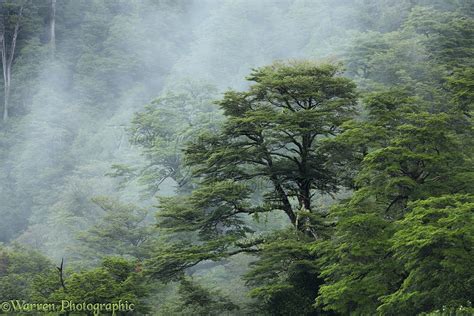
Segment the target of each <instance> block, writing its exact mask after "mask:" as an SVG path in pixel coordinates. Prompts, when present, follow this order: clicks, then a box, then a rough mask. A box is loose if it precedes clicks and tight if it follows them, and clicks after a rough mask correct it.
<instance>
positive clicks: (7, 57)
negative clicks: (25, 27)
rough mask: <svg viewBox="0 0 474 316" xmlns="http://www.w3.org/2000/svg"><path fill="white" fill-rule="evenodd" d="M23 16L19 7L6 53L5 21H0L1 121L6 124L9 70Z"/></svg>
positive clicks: (9, 83)
mask: <svg viewBox="0 0 474 316" xmlns="http://www.w3.org/2000/svg"><path fill="white" fill-rule="evenodd" d="M22 15H23V5H22V6H21V7H20V12H19V13H18V19H17V21H16V24H15V28H14V30H13V37H12V42H11V45H10V51H9V52H8V51H7V49H8V47H7V46H8V45H7V43H6V41H7V39H6V37H5V33H6V32H5V21H4V20H2V25H1V34H0V40H1V41H2V44H1V49H2V68H3V86H4V90H5V92H4V102H3V121H4V122H6V121H7V120H8V117H9V105H10V88H11V69H12V64H13V59H14V56H15V48H16V40H17V38H18V32H19V30H20V21H21V17H22Z"/></svg>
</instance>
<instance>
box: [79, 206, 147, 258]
mask: <svg viewBox="0 0 474 316" xmlns="http://www.w3.org/2000/svg"><path fill="white" fill-rule="evenodd" d="M93 201H94V203H95V204H96V205H98V206H99V207H100V208H101V210H102V211H103V214H102V216H100V217H99V218H98V219H97V223H96V224H95V225H93V226H92V227H90V228H89V229H88V230H86V231H83V232H81V233H79V236H78V240H79V241H80V248H79V249H80V251H79V252H80V255H81V261H84V259H85V258H89V259H92V260H97V259H103V258H104V257H107V256H123V257H128V258H134V259H139V260H142V259H144V258H146V257H147V251H149V250H150V249H149V248H150V243H151V241H152V240H153V227H152V226H151V224H150V223H149V220H148V219H147V215H148V211H147V210H146V209H142V208H139V207H137V206H135V205H132V204H122V203H120V202H117V201H114V200H112V199H110V198H104V197H97V198H94V200H93Z"/></svg>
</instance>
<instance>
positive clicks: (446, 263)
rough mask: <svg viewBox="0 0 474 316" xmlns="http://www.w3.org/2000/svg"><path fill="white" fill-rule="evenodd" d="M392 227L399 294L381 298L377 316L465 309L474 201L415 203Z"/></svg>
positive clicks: (473, 284)
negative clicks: (401, 275)
mask: <svg viewBox="0 0 474 316" xmlns="http://www.w3.org/2000/svg"><path fill="white" fill-rule="evenodd" d="M409 209H410V211H409V213H407V215H406V216H405V217H404V218H403V219H401V220H400V221H398V222H396V223H395V225H396V226H398V227H397V231H396V233H395V234H394V235H393V237H392V239H391V249H390V250H391V251H393V255H394V257H395V258H396V259H397V261H398V262H399V263H400V265H401V266H403V267H404V269H405V270H406V271H408V274H407V276H406V278H405V279H404V281H403V283H402V284H401V286H400V288H399V289H397V291H395V292H394V293H391V294H390V295H387V296H385V297H382V299H381V301H382V305H381V306H380V307H379V308H378V309H379V311H380V312H382V313H383V314H387V315H396V314H400V313H410V314H416V313H419V312H422V311H429V310H433V309H435V308H438V309H441V308H443V307H450V308H456V307H460V306H469V305H470V304H471V303H472V302H471V300H472V297H473V295H474V276H473V274H472V271H471V269H470V268H469V265H468V264H466V263H468V262H470V261H471V260H472V251H473V249H474V228H473V227H474V226H473V224H474V195H473V194H453V195H443V196H439V197H431V198H428V199H425V200H418V201H415V202H413V203H411V204H410V205H409Z"/></svg>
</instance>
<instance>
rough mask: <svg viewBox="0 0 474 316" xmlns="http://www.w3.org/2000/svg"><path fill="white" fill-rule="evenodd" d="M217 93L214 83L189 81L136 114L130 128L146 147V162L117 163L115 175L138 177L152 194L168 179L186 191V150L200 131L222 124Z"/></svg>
mask: <svg viewBox="0 0 474 316" xmlns="http://www.w3.org/2000/svg"><path fill="white" fill-rule="evenodd" d="M214 95H215V88H213V87H212V86H210V85H203V84H197V83H193V82H191V81H187V82H184V83H183V84H182V86H181V87H177V88H175V90H174V91H168V92H166V93H163V95H162V96H161V97H159V98H157V99H155V100H154V101H153V102H152V103H151V104H149V105H147V106H146V107H145V109H144V111H142V112H138V113H136V114H135V117H134V119H133V120H132V127H131V128H130V130H129V133H130V141H131V143H132V144H134V145H138V146H139V147H140V148H141V149H142V153H143V155H144V156H145V159H146V165H145V166H137V167H129V166H124V165H114V166H113V168H114V173H112V175H114V176H118V177H121V178H122V179H123V180H125V181H130V180H133V179H135V178H138V179H139V181H140V183H141V184H143V185H145V186H146V187H147V189H148V191H149V192H150V193H151V195H154V194H155V193H156V192H158V190H159V188H160V185H161V184H162V183H163V182H164V181H165V180H167V179H171V180H173V181H174V182H175V183H177V185H178V188H180V189H181V190H184V188H185V187H186V184H187V182H188V180H189V175H188V173H189V171H188V170H187V169H186V168H185V166H184V164H183V161H182V160H183V157H182V150H183V149H184V146H185V145H186V143H188V142H190V141H191V140H193V139H195V138H196V137H197V135H198V134H199V133H201V132H204V131H212V130H213V129H215V128H216V125H217V124H218V123H219V115H218V112H217V111H216V109H215V107H214V106H213V103H212V98H213V96H214ZM188 185H189V184H188Z"/></svg>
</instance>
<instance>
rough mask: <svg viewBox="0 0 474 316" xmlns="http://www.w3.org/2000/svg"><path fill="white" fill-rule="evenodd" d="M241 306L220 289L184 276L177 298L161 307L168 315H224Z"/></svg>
mask: <svg viewBox="0 0 474 316" xmlns="http://www.w3.org/2000/svg"><path fill="white" fill-rule="evenodd" d="M238 309H239V307H238V306H237V305H235V304H234V303H232V301H231V300H229V299H228V298H227V297H225V296H223V295H222V294H221V293H219V291H215V290H210V289H208V288H206V287H204V286H202V285H200V284H199V283H198V282H197V281H195V280H193V279H191V278H183V279H182V280H181V281H180V285H179V287H178V296H177V298H176V300H172V301H170V302H169V303H167V305H166V306H164V307H163V308H161V309H160V311H161V313H163V314H166V315H202V316H204V315H222V314H232V312H233V311H237V310H238Z"/></svg>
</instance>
